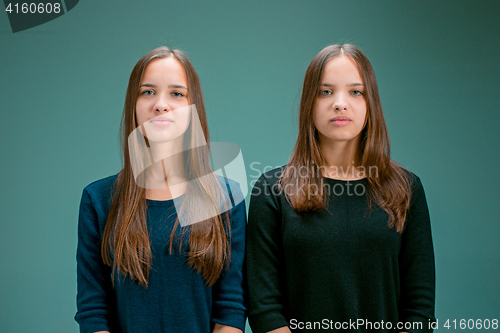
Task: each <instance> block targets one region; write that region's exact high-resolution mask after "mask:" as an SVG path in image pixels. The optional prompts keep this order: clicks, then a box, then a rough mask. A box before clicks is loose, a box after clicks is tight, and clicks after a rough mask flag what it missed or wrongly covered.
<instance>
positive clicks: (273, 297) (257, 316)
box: [246, 175, 288, 333]
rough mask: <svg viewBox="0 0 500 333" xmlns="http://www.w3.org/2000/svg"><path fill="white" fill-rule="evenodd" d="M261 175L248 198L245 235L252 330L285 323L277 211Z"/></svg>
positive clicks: (267, 184)
mask: <svg viewBox="0 0 500 333" xmlns="http://www.w3.org/2000/svg"><path fill="white" fill-rule="evenodd" d="M272 190H274V191H276V190H277V188H276V187H271V186H270V185H269V183H268V182H267V181H266V179H265V176H264V175H263V176H261V177H260V178H259V180H258V181H257V182H256V184H255V186H254V188H253V191H252V197H251V201H250V208H249V214H248V238H247V261H246V269H247V281H248V282H247V283H248V292H249V321H250V325H251V327H252V331H253V332H254V333H259V332H267V331H271V330H273V329H277V328H280V327H284V326H288V322H287V320H286V317H285V315H284V313H283V312H284V308H283V304H284V303H285V302H284V296H285V295H284V290H285V288H284V285H283V284H284V276H283V275H284V272H285V269H284V267H283V266H284V254H283V245H282V237H281V210H280V206H279V203H278V201H277V200H276V198H275V197H274V196H273V194H272V193H273V192H272Z"/></svg>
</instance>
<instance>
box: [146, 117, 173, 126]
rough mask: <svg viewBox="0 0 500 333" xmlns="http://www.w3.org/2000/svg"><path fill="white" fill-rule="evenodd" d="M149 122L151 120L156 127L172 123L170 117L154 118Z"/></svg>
mask: <svg viewBox="0 0 500 333" xmlns="http://www.w3.org/2000/svg"><path fill="white" fill-rule="evenodd" d="M149 122H151V123H152V124H153V125H156V126H158V127H165V126H168V125H170V124H171V123H173V121H172V120H171V119H167V118H154V119H151V120H150V121H149Z"/></svg>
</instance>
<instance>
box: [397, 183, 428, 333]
mask: <svg viewBox="0 0 500 333" xmlns="http://www.w3.org/2000/svg"><path fill="white" fill-rule="evenodd" d="M415 177H416V176H415ZM413 187H414V190H413V193H412V200H411V204H410V209H409V211H408V216H407V219H406V226H405V229H404V232H403V234H402V237H401V250H400V254H399V268H400V281H401V294H400V302H399V320H400V321H401V322H420V323H422V327H423V329H422V330H419V329H414V330H411V329H410V330H408V331H409V332H432V330H431V329H429V320H430V321H431V322H433V321H435V317H434V302H435V266H434V250H433V245H432V234H431V225H430V218H429V210H428V208H427V201H426V198H425V193H424V189H423V187H422V184H421V182H420V179H419V178H418V177H416V180H415V184H414V186H413Z"/></svg>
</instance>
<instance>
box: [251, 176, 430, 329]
mask: <svg viewBox="0 0 500 333" xmlns="http://www.w3.org/2000/svg"><path fill="white" fill-rule="evenodd" d="M281 172H282V168H279V169H275V170H273V171H270V172H268V173H265V174H263V175H262V176H261V177H260V179H259V180H258V181H257V182H256V184H255V186H254V189H253V193H252V198H251V201H250V209H249V216H248V234H247V265H246V268H247V279H248V280H247V281H248V288H249V301H250V304H249V321H250V325H251V328H252V331H253V332H254V333H259V332H267V331H270V330H273V329H276V328H279V327H283V326H287V325H288V326H289V327H290V329H291V330H292V332H296V331H306V332H313V331H318V332H325V331H337V330H339V329H340V328H342V329H341V330H342V331H347V332H366V331H377V332H394V331H408V332H431V331H432V330H430V329H428V327H429V321H431V322H432V321H434V320H435V318H434V298H435V291H434V290H435V273H434V251H433V245H432V236H431V227H430V220H429V212H428V209H427V203H426V199H425V194H424V189H423V187H422V184H421V182H420V179H419V178H418V177H417V176H415V175H413V174H411V177H412V181H413V186H412V200H411V206H410V208H409V211H408V214H407V220H406V224H405V229H404V231H403V233H402V234H399V233H397V232H396V230H395V229H394V228H392V229H391V228H389V227H388V215H387V214H386V212H385V211H383V210H382V209H381V208H380V207H378V206H374V207H373V208H372V210H371V211H370V210H369V208H368V201H367V197H366V195H358V194H362V193H363V189H367V186H368V182H367V180H366V179H361V180H355V181H341V180H334V179H329V178H325V181H326V184H327V186H328V187H329V188H330V192H329V193H331V194H333V195H330V196H329V198H328V208H327V209H326V210H323V211H319V212H312V213H298V212H297V211H295V210H294V209H293V208H292V207H291V206H290V205H289V203H288V202H287V201H286V198H285V195H284V193H281V192H280V191H279V190H278V188H277V187H276V182H277V180H278V178H279V176H280V174H281ZM362 320H363V321H362ZM382 321H383V324H382ZM398 322H403V323H408V324H407V325H410V324H412V323H417V324H416V325H418V323H422V324H421V325H422V328H421V329H419V328H418V327H417V326H413V327H412V328H409V327H408V326H407V327H406V328H405V327H403V328H402V329H401V330H399V329H396V327H397V326H396V325H397V323H398ZM370 323H371V324H370ZM391 327H392V329H391Z"/></svg>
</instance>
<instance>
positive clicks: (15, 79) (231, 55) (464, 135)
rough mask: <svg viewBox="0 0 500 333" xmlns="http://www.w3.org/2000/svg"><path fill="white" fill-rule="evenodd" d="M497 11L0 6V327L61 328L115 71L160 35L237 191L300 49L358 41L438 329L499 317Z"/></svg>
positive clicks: (110, 146) (299, 63)
mask: <svg viewBox="0 0 500 333" xmlns="http://www.w3.org/2000/svg"><path fill="white" fill-rule="evenodd" d="M499 14H500V2H499V1H472V0H471V1H324V0H321V1H320V0H313V1H305V0H302V1H245V2H243V1H241V2H239V1H217V2H215V1H213V2H209V1H194V0H191V1H175V2H174V1H153V0H145V1H139V0H137V1H118V0H114V1H111V0H109V1H80V3H79V4H78V5H77V6H76V7H75V8H74V9H73V10H71V11H70V12H68V13H67V14H65V15H63V16H61V17H59V18H58V19H55V20H53V21H51V22H48V23H46V24H44V25H41V26H38V27H35V28H33V29H30V30H26V31H24V32H19V33H16V34H13V33H12V31H11V30H10V26H9V24H8V20H7V15H6V13H5V11H2V12H1V13H0V73H1V74H0V108H1V119H2V121H1V129H2V130H1V131H0V136H1V146H0V155H1V157H2V163H1V166H0V170H1V188H2V191H1V192H0V193H1V194H0V199H1V200H0V209H1V222H0V251H1V258H0V267H1V274H0V285H1V288H0V332H23V333H24V332H37V333H45V332H51V333H53V332H61V333H62V332H64V333H67V332H77V331H78V326H77V324H76V322H74V320H73V316H74V314H75V311H76V301H75V295H76V262H75V251H76V240H77V231H76V228H77V215H78V205H79V200H80V196H81V192H82V189H83V188H84V186H85V185H87V184H88V183H90V182H92V181H94V180H96V179H99V178H103V177H106V176H108V175H111V174H114V173H116V172H118V171H119V170H120V151H119V143H118V128H119V122H120V116H121V111H122V107H123V102H124V97H125V90H126V87H127V83H128V77H129V75H130V72H131V70H132V67H133V66H134V64H135V63H136V61H137V60H138V59H139V58H140V57H141V56H142V55H143V54H144V53H146V52H147V51H148V50H150V49H152V48H155V47H157V46H160V45H167V46H169V47H171V48H180V49H182V50H184V51H185V52H186V53H187V54H188V56H189V57H190V59H191V60H192V62H193V64H194V66H195V68H196V69H197V71H198V74H199V75H200V78H201V82H202V86H203V89H204V96H205V99H206V104H207V112H208V117H209V126H210V130H211V135H212V141H229V142H234V143H236V144H238V145H239V146H240V147H241V149H242V153H243V158H244V160H245V164H246V166H247V174H248V182H249V185H250V186H251V185H252V184H253V182H254V181H255V178H256V177H257V176H258V174H260V172H261V171H263V170H264V168H265V167H267V166H269V167H268V168H270V167H275V166H279V165H282V164H285V163H286V162H287V160H288V157H289V155H290V152H291V149H292V147H293V144H294V142H295V138H296V128H297V122H296V119H297V109H298V102H299V98H300V86H301V82H302V80H303V76H304V74H305V70H306V68H307V65H308V64H309V62H310V61H311V59H312V58H313V57H314V55H315V54H316V53H317V52H318V51H319V50H320V49H322V48H323V47H324V46H326V45H328V44H331V43H345V42H351V43H354V44H357V45H359V46H361V48H362V49H363V50H364V52H365V54H366V55H367V56H368V58H369V59H370V61H371V62H372V64H373V67H374V69H375V73H376V75H377V78H378V83H379V88H380V94H381V98H382V103H383V107H384V112H385V117H386V122H387V125H388V128H389V134H390V136H391V143H392V157H393V159H395V160H396V161H398V162H400V163H402V164H403V165H405V166H407V167H408V168H409V169H410V170H412V171H413V172H415V173H416V174H417V175H419V176H420V177H421V179H422V182H423V184H424V187H425V189H426V194H427V198H428V204H429V208H430V213H431V220H432V227H433V237H434V244H435V255H436V265H437V294H436V296H437V299H436V316H437V318H438V319H439V325H440V330H439V331H443V330H445V329H444V328H442V326H443V324H444V322H445V321H446V319H452V320H453V319H462V318H463V319H485V318H489V319H492V318H497V319H500V283H499V278H500V260H499V259H500V255H499V254H500V242H499V240H498V239H499V236H500V223H499V222H500V221H499V216H500V205H499V198H500V177H499V173H498V167H499V164H500V158H499V152H500V140H499V131H500V107H499V102H500V98H499V93H498V91H499V88H500V84H499V77H500V66H499V63H498V60H499V54H500V47H499V45H500V43H499V42H500V34H499V33H500V20H499V19H498V17H499ZM252 163H253V164H252ZM247 199H248V198H247ZM247 331H248V332H250V329H247ZM445 331H446V330H445ZM468 331H474V330H468Z"/></svg>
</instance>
